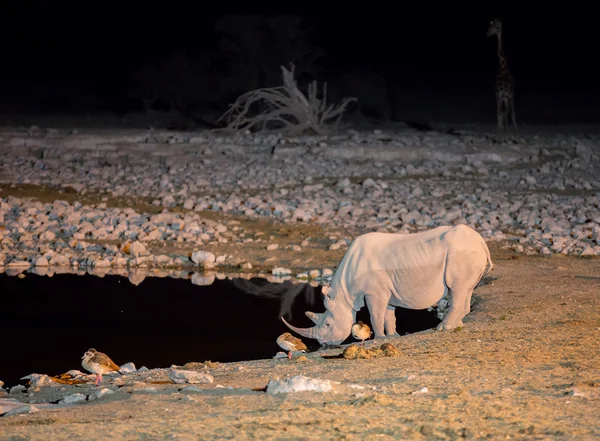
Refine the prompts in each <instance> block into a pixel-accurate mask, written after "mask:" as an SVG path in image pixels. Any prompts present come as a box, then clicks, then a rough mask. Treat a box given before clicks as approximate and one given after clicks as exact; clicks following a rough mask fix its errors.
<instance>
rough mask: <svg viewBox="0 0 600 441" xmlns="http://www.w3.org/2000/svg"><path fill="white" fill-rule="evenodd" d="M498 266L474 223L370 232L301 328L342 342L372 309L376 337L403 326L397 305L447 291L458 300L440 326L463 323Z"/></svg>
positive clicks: (418, 303)
mask: <svg viewBox="0 0 600 441" xmlns="http://www.w3.org/2000/svg"><path fill="white" fill-rule="evenodd" d="M492 268H493V263H492V259H491V256H490V252H489V249H488V247H487V245H486V243H485V241H484V240H483V237H481V235H480V234H479V233H477V232H476V231H475V230H473V229H471V228H469V227H467V226H466V225H456V226H452V227H451V226H442V227H437V228H434V229H432V230H428V231H424V232H419V233H414V234H395V233H379V232H373V233H367V234H363V235H361V236H358V237H357V238H356V239H355V240H354V242H352V244H351V245H350V247H349V248H348V251H346V254H345V255H344V257H343V259H342V261H341V262H340V265H339V267H338V268H337V270H336V272H335V274H334V276H333V279H332V280H331V283H330V285H329V287H324V288H323V294H324V295H325V297H324V305H325V312H323V313H319V314H317V313H314V312H310V311H307V312H306V315H307V316H308V317H309V318H310V319H311V320H312V321H313V322H314V323H315V326H314V327H312V328H297V327H295V326H292V325H291V324H289V323H288V322H287V321H286V320H285V319H284V318H283V317H281V319H282V321H283V322H284V323H285V324H286V325H287V326H288V327H289V328H290V329H291V330H292V331H294V332H296V333H298V334H300V335H302V336H304V337H307V338H313V339H316V340H318V341H319V343H321V344H322V345H326V344H327V345H335V344H340V343H342V342H343V341H344V340H345V339H346V338H347V337H348V336H349V335H350V330H351V327H352V324H353V323H355V321H356V312H357V311H358V310H359V309H360V308H361V307H363V306H364V305H365V303H366V305H367V307H368V309H369V314H370V316H371V324H372V328H373V333H374V336H375V338H381V337H384V336H385V335H387V336H391V335H398V334H397V333H396V317H395V314H394V312H395V308H396V307H402V308H408V309H426V308H429V307H431V306H435V305H436V304H437V302H438V301H439V300H440V299H442V298H443V297H447V296H448V295H449V297H450V306H449V308H448V312H447V314H446V315H445V317H444V319H443V320H442V322H441V323H440V324H439V326H438V328H437V329H438V330H450V329H454V328H457V327H460V326H463V322H462V319H463V318H464V317H465V316H466V315H467V314H468V313H469V312H470V311H471V295H472V294H473V290H474V289H475V287H476V286H477V284H478V283H479V281H480V280H481V278H482V277H483V276H484V275H485V274H487V273H488V272H489V271H491V270H492Z"/></svg>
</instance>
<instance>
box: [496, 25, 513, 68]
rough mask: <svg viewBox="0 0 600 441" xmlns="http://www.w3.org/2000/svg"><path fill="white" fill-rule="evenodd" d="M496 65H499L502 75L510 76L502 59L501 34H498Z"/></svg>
mask: <svg viewBox="0 0 600 441" xmlns="http://www.w3.org/2000/svg"><path fill="white" fill-rule="evenodd" d="M498 63H499V64H500V73H501V74H502V75H510V71H509V69H508V63H507V61H506V58H505V57H504V49H503V48H502V32H501V31H500V32H498Z"/></svg>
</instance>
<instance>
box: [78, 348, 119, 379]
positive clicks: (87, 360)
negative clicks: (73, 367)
mask: <svg viewBox="0 0 600 441" xmlns="http://www.w3.org/2000/svg"><path fill="white" fill-rule="evenodd" d="M81 359H82V360H83V361H82V362H81V365H82V366H83V368H84V369H85V370H86V371H89V372H91V373H92V374H96V386H98V384H100V382H101V381H102V374H106V373H108V372H113V371H115V372H118V373H120V374H122V372H121V368H120V367H119V366H117V365H116V364H115V362H114V361H112V360H111V359H110V357H109V356H108V355H106V354H104V353H103V352H98V351H97V350H96V349H94V348H90V349H88V350H87V351H86V352H85V354H83V357H81Z"/></svg>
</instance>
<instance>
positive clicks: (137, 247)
mask: <svg viewBox="0 0 600 441" xmlns="http://www.w3.org/2000/svg"><path fill="white" fill-rule="evenodd" d="M147 253H148V250H147V249H146V247H145V246H144V245H143V244H142V243H141V242H139V241H137V240H136V241H135V242H133V243H132V244H131V245H129V254H131V255H132V256H135V257H139V256H142V255H145V254H147Z"/></svg>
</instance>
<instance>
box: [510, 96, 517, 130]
mask: <svg viewBox="0 0 600 441" xmlns="http://www.w3.org/2000/svg"><path fill="white" fill-rule="evenodd" d="M510 115H511V119H512V122H513V125H514V126H515V132H516V133H517V136H519V127H518V126H517V114H516V113H515V102H514V100H510Z"/></svg>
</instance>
